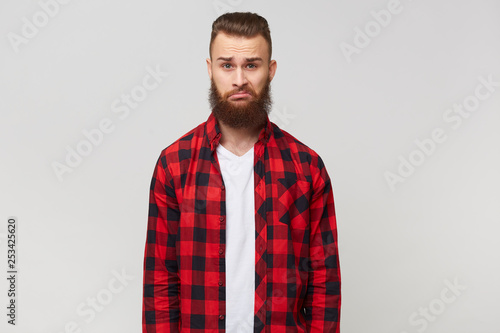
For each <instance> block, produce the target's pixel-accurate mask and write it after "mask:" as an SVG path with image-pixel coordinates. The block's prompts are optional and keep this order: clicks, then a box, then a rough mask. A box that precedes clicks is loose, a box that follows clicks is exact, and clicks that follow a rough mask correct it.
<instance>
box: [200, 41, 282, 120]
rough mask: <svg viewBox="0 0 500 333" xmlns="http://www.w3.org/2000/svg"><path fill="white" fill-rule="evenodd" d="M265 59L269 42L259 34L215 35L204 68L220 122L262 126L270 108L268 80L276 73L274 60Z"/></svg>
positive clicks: (211, 99) (213, 108) (210, 99)
mask: <svg viewBox="0 0 500 333" xmlns="http://www.w3.org/2000/svg"><path fill="white" fill-rule="evenodd" d="M268 59H269V53H268V45H267V42H266V40H265V39H264V37H262V36H260V35H258V36H255V37H251V38H245V37H236V36H228V35H226V34H225V33H219V34H218V35H217V37H216V38H215V40H214V42H213V44H212V59H207V69H208V74H209V76H210V80H211V87H210V96H209V101H210V104H211V107H212V111H213V113H214V116H215V117H216V118H217V119H218V120H219V121H222V122H223V123H224V124H226V125H228V126H230V127H234V128H242V127H245V128H258V127H261V126H263V125H264V123H265V121H266V118H267V114H268V112H269V109H270V107H271V97H270V83H271V81H272V79H273V77H274V74H275V72H276V61H275V60H272V61H270V62H269V60H268Z"/></svg>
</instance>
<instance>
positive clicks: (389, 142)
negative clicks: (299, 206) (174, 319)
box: [0, 0, 500, 333]
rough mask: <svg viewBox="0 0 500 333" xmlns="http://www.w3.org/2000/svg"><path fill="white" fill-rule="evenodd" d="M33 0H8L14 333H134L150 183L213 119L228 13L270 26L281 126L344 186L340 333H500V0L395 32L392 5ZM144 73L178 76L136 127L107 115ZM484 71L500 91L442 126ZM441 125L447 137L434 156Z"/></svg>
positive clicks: (411, 20)
mask: <svg viewBox="0 0 500 333" xmlns="http://www.w3.org/2000/svg"><path fill="white" fill-rule="evenodd" d="M61 1H62V0H61ZM48 2H50V1H49V0H42V1H41V2H40V3H48ZM40 3H39V2H37V1H26V0H1V2H0V36H1V37H2V38H1V39H0V55H1V61H0V110H1V111H0V112H1V118H0V120H1V121H0V161H1V164H0V189H1V190H0V223H1V224H0V243H1V244H0V247H1V251H0V254H1V260H0V267H1V272H3V273H0V276H6V275H7V274H6V270H7V260H6V256H7V243H6V234H7V218H8V217H9V216H15V217H17V218H18V227H19V228H18V230H17V231H18V237H19V238H18V253H17V256H18V265H19V266H18V269H19V274H18V299H17V302H18V303H17V306H18V308H17V325H16V326H15V327H12V326H11V325H8V324H7V319H8V317H7V316H6V314H7V309H6V305H7V302H8V298H7V289H8V285H7V280H6V279H5V278H2V279H1V280H0V281H1V283H0V304H1V305H2V306H1V308H2V309H3V310H1V311H0V318H2V319H1V320H0V331H1V332H9V333H10V332H30V333H39V332H40V333H41V332H43V333H45V332H47V333H61V332H65V326H66V325H69V326H68V327H70V326H71V325H75V329H74V331H75V332H79V331H81V332H89V333H90V332H99V333H101V332H140V330H141V328H140V325H141V302H142V264H143V254H144V245H145V237H146V222H147V209H148V196H149V182H150V179H151V176H152V172H153V167H154V163H155V162H156V159H157V158H158V155H159V153H160V151H161V149H163V148H164V147H166V146H167V145H169V144H170V143H171V142H173V141H174V140H176V139H177V138H178V137H180V136H181V135H182V134H184V133H186V132H187V131H189V130H190V129H192V128H193V127H195V126H196V125H198V124H199V123H201V122H203V121H205V120H206V118H207V117H208V115H209V112H210V110H209V106H208V102H207V96H208V88H209V79H208V75H207V72H206V64H205V59H206V57H207V56H208V44H209V39H210V31H211V24H212V22H213V21H214V20H215V19H216V18H217V17H218V16H219V14H221V13H222V12H221V11H251V12H256V13H258V14H260V15H262V16H264V17H265V18H266V19H267V20H268V22H269V24H270V28H271V33H272V38H273V51H274V52H273V58H274V59H276V60H277V62H278V70H277V74H276V76H275V79H274V81H273V83H272V90H273V97H274V108H273V111H272V113H271V115H270V117H271V119H272V120H273V121H274V122H275V123H276V124H278V125H279V126H280V127H282V128H283V129H285V130H287V131H289V132H290V133H292V134H293V135H294V136H296V137H297V138H298V139H299V140H301V141H302V142H304V143H305V144H307V145H308V146H310V147H311V148H313V149H314V150H316V151H317V152H318V153H319V154H320V155H321V156H322V158H323V159H324V161H325V164H326V166H327V170H328V172H329V174H330V176H331V178H332V181H333V188H334V196H335V206H336V211H337V220H338V233H339V250H340V262H341V269H342V281H343V282H342V283H343V284H342V293H343V295H342V296H343V304H342V320H341V323H342V324H341V331H342V332H343V333H360V332H370V333H403V332H406V333H414V332H424V331H425V332H429V333H433V332H436V333H438V332H453V333H470V332H475V333H498V332H499V330H500V329H499V327H500V319H499V318H500V317H499V316H498V314H499V313H500V303H499V302H498V299H499V297H500V284H499V283H498V281H499V274H500V242H498V235H499V233H500V225H499V222H500V204H499V202H500V191H499V188H500V186H499V185H500V175H499V172H498V171H499V170H500V149H499V143H500V131H498V127H499V124H500V114H499V111H500V110H499V106H500V86H499V85H498V82H500V62H499V59H500V44H499V43H498V41H499V40H500V20H499V19H498V18H499V14H500V2H498V1H494V0H476V1H452V0H438V1H430V0H413V1H411V0H401V2H400V4H399V6H396V7H395V8H397V11H398V13H397V14H395V13H393V14H391V17H390V19H389V18H388V17H387V16H385V21H384V22H383V23H384V24H383V25H385V26H382V25H381V23H377V21H376V20H375V16H377V15H374V14H372V13H371V11H374V12H375V13H379V14H380V13H384V12H383V11H382V10H385V13H390V12H388V11H387V8H388V4H389V3H390V1H386V0H363V1H355V2H353V1H348V0H338V1H326V0H322V1H309V2H306V1H279V2H278V1H274V2H271V1H250V0H221V1H212V0H210V1H201V0H200V1H180V0H178V1H127V0H125V1H124V0H120V1H118V0H107V1H105V0H99V1H97V0H86V1H79V0H73V1H71V2H69V3H68V4H60V5H59V9H58V11H57V12H56V13H55V14H54V15H53V17H48V16H47V15H46V14H41V13H43V10H42V7H41V4H40ZM221 4H225V5H224V6H222V5H221ZM391 8H392V7H391ZM52 9H53V11H55V9H54V8H52ZM43 15H45V17H48V20H47V21H46V22H44V21H43V18H44V16H43ZM380 15H382V14H380ZM380 15H379V20H381V18H380ZM34 17H35V18H37V19H38V20H39V21H37V22H38V25H39V27H38V28H36V26H35V28H36V29H37V30H38V31H37V32H36V31H35V32H33V30H31V35H29V34H28V35H29V36H30V37H29V38H26V37H23V29H24V33H27V31H28V30H29V29H28V28H26V27H25V25H26V24H28V23H26V22H31V23H33V22H34V20H35V18H34ZM35 21H36V20H35ZM380 22H382V21H380ZM27 29H28V30H27ZM365 29H368V30H369V29H372V30H369V34H370V35H371V37H370V36H368V39H369V40H368V41H367V40H366V38H365V40H364V41H363V37H362V36H361V35H360V33H359V31H365ZM28 32H29V31H28ZM365 33H366V32H363V34H365ZM13 36H17V37H13ZM360 36H361V37H360ZM16 38H17V39H16ZM23 38H25V39H23ZM13 40H17V41H19V40H23V42H18V43H17V44H16V43H15V42H13ZM363 42H364V43H365V44H366V45H364V44H363ZM343 43H344V44H343ZM356 43H357V44H356ZM346 44H349V45H351V46H352V47H356V45H358V46H359V47H357V51H356V53H352V54H350V55H349V54H346V53H345V52H343V51H342V47H341V46H342V45H343V46H344V48H345V45H346ZM361 46H362V47H361ZM148 68H149V69H150V70H154V69H158V68H159V69H160V71H162V72H167V73H168V76H166V77H163V78H162V79H161V80H160V81H161V82H160V83H159V84H158V86H157V87H156V88H155V89H153V90H152V91H148V92H147V96H145V98H144V100H142V101H140V102H139V103H138V105H137V107H136V108H135V109H130V113H129V114H128V115H127V116H124V115H125V114H124V113H123V112H122V113H116V112H113V108H112V105H113V103H119V105H121V106H123V105H124V104H123V103H121V102H120V98H121V96H122V94H130V93H131V91H135V92H137V91H140V89H141V88H140V86H141V85H142V80H143V78H144V77H145V76H146V75H147V74H148ZM481 77H482V78H483V79H484V80H488V78H489V79H490V80H491V81H493V82H496V83H495V84H496V86H495V85H493V86H492V87H490V88H491V90H492V91H489V90H488V89H487V88H486V87H482V88H479V91H480V93H482V95H481V96H484V95H485V94H487V95H488V96H487V98H483V100H480V101H479V103H478V105H475V106H474V111H471V112H468V111H466V113H464V114H465V115H466V117H465V116H464V117H461V122H460V124H459V125H458V120H454V121H450V120H449V118H448V120H446V116H448V117H450V116H454V117H457V114H456V113H453V114H451V113H449V112H453V111H447V110H449V109H451V108H453V104H454V103H457V104H460V103H464V101H466V100H467V101H468V102H470V103H473V102H474V101H478V99H477V98H476V97H474V96H475V92H476V87H478V85H480V84H481V82H480V79H479V78H481ZM151 82H153V81H151ZM138 87H139V88H138ZM134 89H135V90H134ZM116 101H118V102H116ZM120 116H122V118H120ZM103 119H109V121H110V122H111V123H112V128H113V130H112V131H110V133H107V134H104V135H103V138H102V139H101V140H100V141H99V142H98V144H95V145H93V146H91V147H90V148H91V151H90V152H89V153H88V155H87V156H84V157H83V158H82V160H81V161H80V162H79V164H78V165H76V166H75V167H73V168H71V169H72V172H71V173H70V172H65V173H64V174H62V176H61V175H60V176H61V177H60V178H61V180H60V179H58V177H57V175H56V172H55V171H54V168H53V165H54V163H61V164H66V162H65V159H66V155H67V154H68V148H69V149H77V146H78V145H79V144H80V145H82V144H83V143H82V142H83V141H85V140H86V138H85V136H84V134H83V133H82V131H84V130H87V131H90V130H92V129H95V128H98V126H99V123H100V122H101V121H102V120H103ZM436 129H438V131H439V129H441V138H443V137H445V138H446V140H444V142H443V140H441V141H442V142H439V143H434V144H430V143H429V140H430V139H431V138H432V132H433V131H435V130H436ZM418 140H420V142H427V144H428V145H427V154H424V152H422V149H420V148H419V147H418V145H417V144H416V143H415V142H416V141H418ZM432 145H434V148H432ZM82 147H83V146H81V147H80V148H82ZM87 148H88V147H87ZM419 151H420V152H419ZM403 159H404V160H406V161H409V160H410V159H411V160H412V161H414V162H415V164H418V165H417V166H414V167H408V165H407V166H406V169H405V167H403V166H401V164H402V163H403V162H401V161H402V160H403ZM407 163H410V162H407ZM398 168H399V169H400V170H399V171H398ZM409 168H410V171H409ZM411 168H413V170H412V169H411ZM411 170H412V171H411ZM398 172H402V173H403V174H404V172H406V174H404V176H401V175H399V177H401V178H399V181H397V182H396V183H393V185H392V186H391V185H390V184H389V182H388V181H387V179H386V176H387V174H388V173H392V174H393V175H398ZM115 274H120V275H123V274H124V275H126V276H127V277H126V278H125V280H124V282H119V280H117V279H116V278H115ZM110 284H111V287H110ZM449 284H458V285H460V286H461V287H459V289H456V290H454V291H455V292H453V291H452V290H450V289H449V287H448V285H449ZM110 288H111V289H112V291H114V292H111V291H110V290H111V289H110ZM447 288H448V289H447ZM92 299H100V300H101V301H102V302H103V303H105V304H100V303H97V308H98V309H99V311H97V310H93V308H92V307H91V306H90V303H89V302H92ZM98 302H99V301H98ZM78 309H80V312H77V310H78ZM426 309H427V310H426ZM81 311H83V313H85V315H82V312H81ZM422 311H428V315H427V316H425V315H423V314H422V313H423V312H422ZM71 322H74V324H71ZM66 331H68V332H69V331H71V330H66Z"/></svg>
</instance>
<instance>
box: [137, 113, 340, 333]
mask: <svg viewBox="0 0 500 333" xmlns="http://www.w3.org/2000/svg"><path fill="white" fill-rule="evenodd" d="M220 138H221V132H220V129H219V126H218V123H217V120H216V119H215V117H214V116H213V114H210V116H209V117H208V120H207V121H206V122H204V123H202V124H200V125H198V126H197V127H196V128H194V129H193V130H191V131H189V132H188V133H186V134H185V135H183V136H182V137H181V138H180V139H178V140H177V141H175V142H174V143H172V144H171V145H170V146H168V147H167V148H165V149H164V150H163V151H162V152H161V155H160V157H159V159H158V161H157V164H156V167H155V170H154V174H153V179H152V181H151V191H150V204H149V218H148V231H147V240H146V249H145V258H144V290H143V292H144V294H143V296H144V297H143V300H144V301H143V321H142V327H143V332H149V333H152V332H157V333H167V332H224V331H225V319H226V318H225V315H226V314H225V306H226V305H225V299H226V294H225V292H226V291H225V283H226V281H225V260H224V257H225V251H226V248H225V245H226V238H225V237H226V224H225V223H226V221H225V216H226V207H225V191H224V182H223V179H222V175H221V172H220V168H219V162H218V159H217V153H216V147H217V145H218V143H219V140H220ZM254 179H255V308H254V317H253V325H254V331H255V332H264V331H265V332H273V333H278V332H318V333H319V332H332V333H338V332H339V319H340V300H341V296H340V267H339V258H338V251H337V227H336V219H335V208H334V201H333V192H332V186H331V182H330V178H329V176H328V173H327V171H326V168H325V166H324V164H323V161H322V159H321V158H320V157H319V155H318V154H317V153H316V152H314V151H313V150H312V149H310V148H309V147H307V146H306V145H304V144H303V143H301V142H300V141H298V140H297V139H295V138H294V137H293V136H292V135H290V134H289V133H287V132H285V131H283V130H281V129H280V128H279V127H278V126H277V125H276V124H274V123H272V122H270V121H269V119H268V120H267V124H266V126H265V128H263V129H262V131H261V132H260V135H259V139H258V141H257V143H256V144H255V146H254Z"/></svg>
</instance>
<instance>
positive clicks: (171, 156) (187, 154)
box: [160, 122, 206, 168]
mask: <svg viewBox="0 0 500 333" xmlns="http://www.w3.org/2000/svg"><path fill="white" fill-rule="evenodd" d="M205 124H206V122H203V123H201V124H199V125H197V126H196V127H195V128H193V129H191V130H190V131H188V132H186V133H184V134H183V135H181V136H180V137H179V138H178V139H177V140H175V141H174V142H172V143H171V144H170V145H168V146H167V147H165V148H164V149H163V150H162V151H161V153H160V160H161V162H162V166H163V167H164V168H166V167H167V166H170V167H172V166H176V165H179V164H181V163H182V162H183V161H185V160H188V159H190V158H191V156H192V153H193V151H194V150H195V148H196V147H199V146H201V143H202V142H201V141H202V140H206V138H205V137H204V133H205Z"/></svg>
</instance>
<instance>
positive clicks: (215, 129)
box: [205, 112, 273, 152]
mask: <svg viewBox="0 0 500 333" xmlns="http://www.w3.org/2000/svg"><path fill="white" fill-rule="evenodd" d="M266 118H267V119H266V125H265V126H264V128H262V130H261V131H260V133H259V138H258V139H257V142H260V143H262V144H266V143H267V142H268V141H269V138H270V136H271V134H272V132H273V131H272V125H271V121H269V116H266ZM205 134H206V137H207V141H208V145H209V146H210V150H211V151H212V152H213V151H214V150H215V149H216V148H217V145H218V144H219V141H220V138H221V135H222V133H221V131H220V127H219V122H218V121H217V119H216V118H215V116H214V114H213V113H212V112H210V115H209V116H208V119H207V121H206V124H205Z"/></svg>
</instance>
